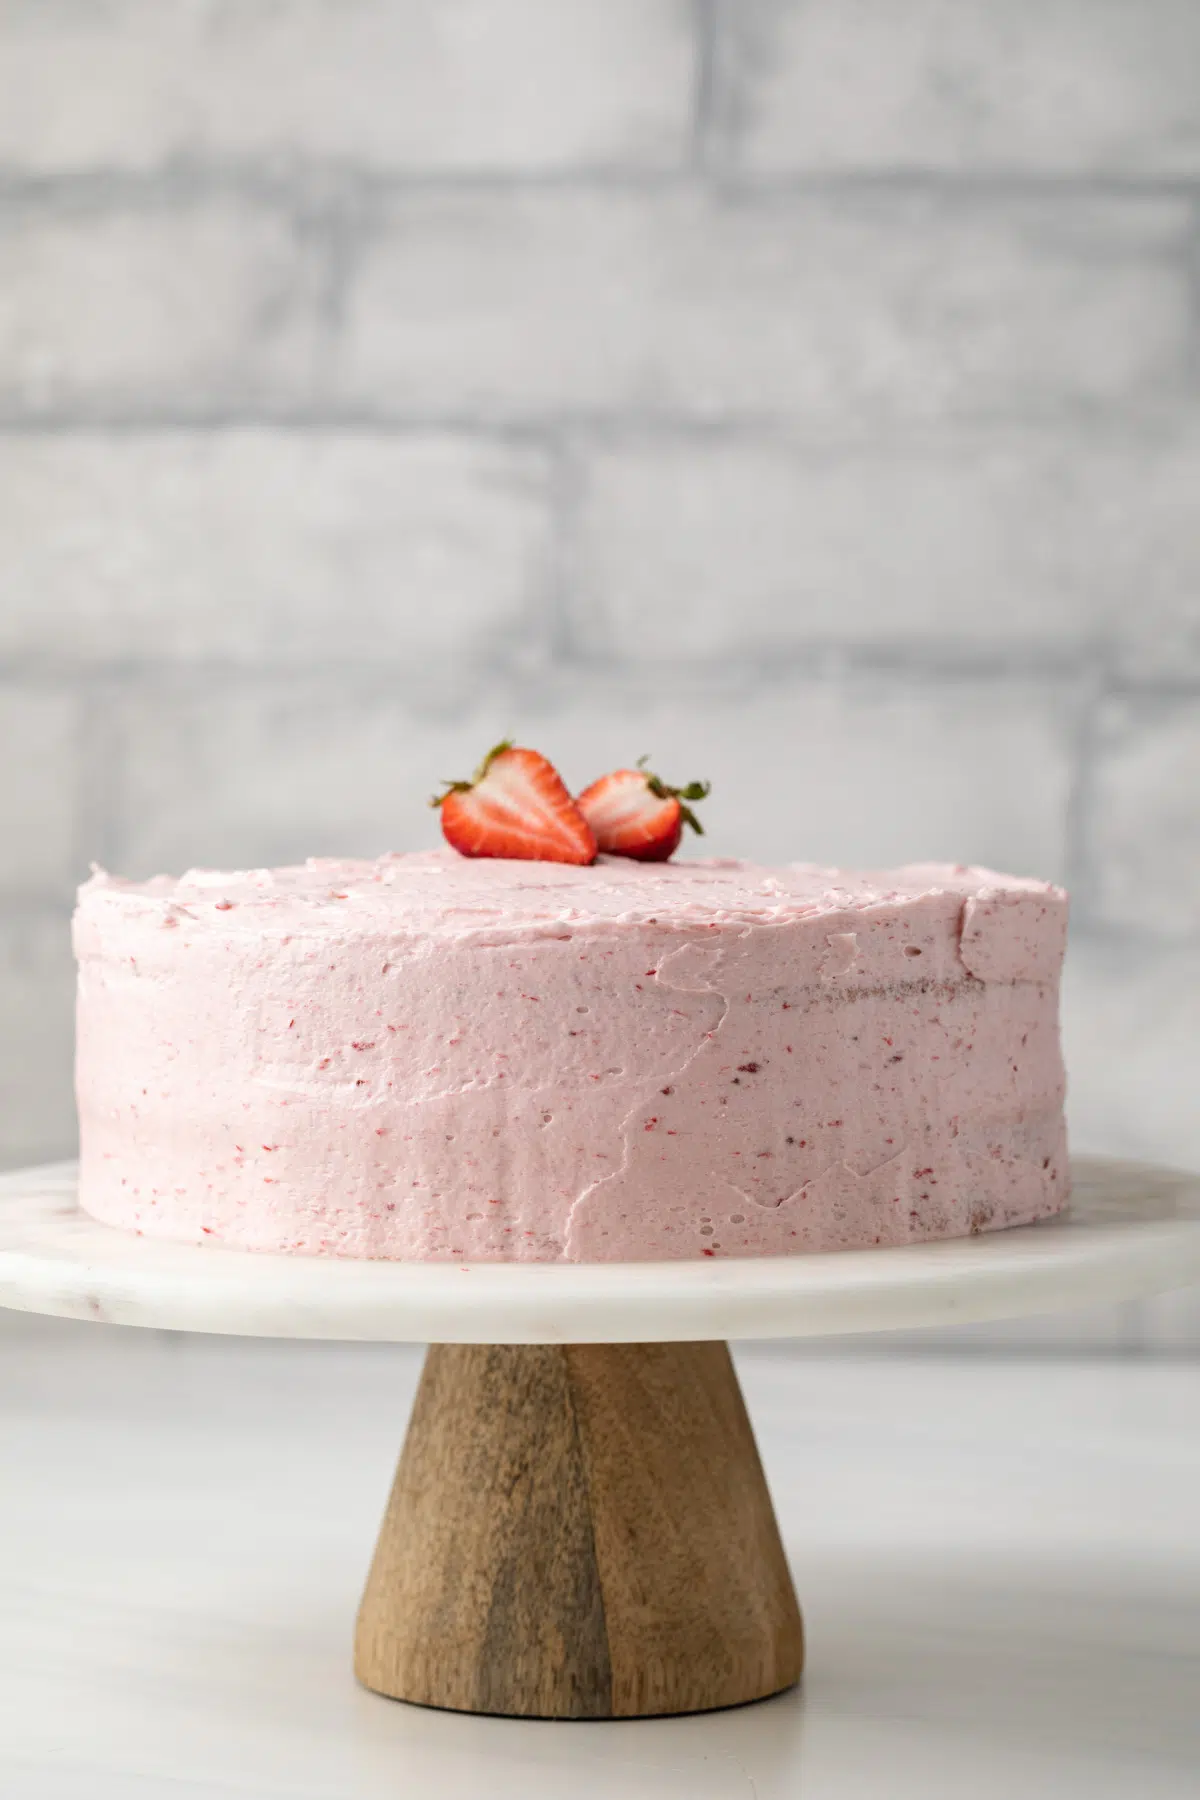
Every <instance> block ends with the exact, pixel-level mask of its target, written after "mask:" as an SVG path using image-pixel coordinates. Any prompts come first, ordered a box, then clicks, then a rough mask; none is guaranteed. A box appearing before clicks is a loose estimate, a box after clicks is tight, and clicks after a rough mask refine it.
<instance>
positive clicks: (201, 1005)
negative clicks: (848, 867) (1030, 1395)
mask: <svg viewBox="0 0 1200 1800" xmlns="http://www.w3.org/2000/svg"><path fill="white" fill-rule="evenodd" d="M1066 910H1067V908H1066V896H1065V895H1064V894H1063V893H1062V891H1061V890H1060V889H1058V888H1055V887H1051V886H1048V885H1046V884H1044V883H1041V882H1036V881H1027V880H1020V879H1016V878H1012V877H1009V876H1004V875H998V874H995V873H993V872H991V871H989V870H986V869H979V868H965V867H957V866H953V867H952V866H943V865H932V864H931V865H919V866H911V867H906V868H900V869H893V870H889V871H883V872H873V873H850V872H846V871H839V870H834V869H822V868H814V867H811V866H807V865H789V866H787V867H781V868H765V867H759V866H755V865H753V864H750V863H742V862H731V861H711V860H710V861H688V862H680V863H655V864H649V863H639V862H632V861H629V860H628V859H619V858H616V857H605V856H602V857H600V858H599V860H597V861H596V862H595V863H594V864H593V865H592V866H591V867H577V866H572V865H569V864H565V863H553V862H520V861H509V860H490V861H484V860H479V861H473V860H469V859H467V858H465V857H461V856H458V855H457V854H455V852H453V851H451V850H438V851H430V852H421V853H417V854H412V855H393V856H385V857H383V858H381V859H380V860H378V861H369V862H368V861H355V862H348V861H328V860H312V861H310V862H308V863H306V864H304V865H303V866H302V867H295V868H283V869H274V870H266V869H263V870H253V871H249V872H244V873H236V874H231V873H225V872H220V871H212V870H192V871H191V872H189V873H188V874H186V875H184V876H183V877H182V878H180V879H178V880H175V879H169V878H167V877H164V876H159V877H156V878H155V879H153V880H151V881H146V882H141V883H133V882H126V881H122V880H118V879H115V878H113V877H110V876H109V875H107V874H104V873H103V872H100V871H97V872H96V873H95V874H94V875H93V877H92V879H91V880H90V881H89V882H87V883H86V884H85V885H84V887H83V888H82V889H81V890H80V895H79V905H78V910H77V913H76V917H75V926H74V933H75V946H76V951H77V955H78V958H79V1001H78V1062H77V1089H78V1102H79V1118H80V1129H81V1178H80V1201H81V1204H82V1206H83V1207H84V1208H85V1210H86V1211H87V1212H89V1213H90V1214H92V1215H93V1216H94V1217H95V1218H97V1219H100V1220H103V1221H105V1222H107V1223H109V1224H111V1225H115V1226H122V1227H126V1228H128V1229H131V1230H135V1231H138V1232H143V1233H145V1234H146V1235H148V1236H156V1237H163V1238H174V1239H180V1240H184V1241H187V1242H191V1243H218V1244H225V1245H231V1246H238V1247H241V1248H244V1249H247V1250H265V1251H288V1252H295V1253H300V1254H310V1255H320V1256H348V1257H373V1258H392V1259H406V1260H434V1259H483V1260H492V1261H495V1260H512V1261H532V1262H555V1261H574V1262H592V1261H613V1260H658V1259H665V1258H681V1257H682V1258H697V1257H701V1256H711V1257H717V1256H726V1257H728V1256H738V1257H740V1256H780V1255H789V1254H793V1253H798V1252H812V1251H825V1250H840V1249H848V1248H857V1247H863V1246H868V1245H900V1244H908V1243H912V1242H916V1241H921V1240H927V1239H933V1238H947V1237H957V1236H962V1235H966V1234H968V1233H973V1232H981V1231H989V1230H994V1229H998V1228H1000V1227H1003V1226H1010V1225H1019V1224H1024V1223H1027V1222H1029V1221H1032V1220H1035V1219H1042V1218H1045V1217H1047V1216H1049V1215H1051V1214H1053V1213H1056V1212H1058V1211H1060V1210H1061V1209H1062V1208H1063V1207H1064V1206H1065V1204H1066V1202H1067V1197H1068V1188H1069V1171H1068V1165H1067V1159H1066V1150H1065V1139H1064V1127H1063V1111H1062V1108H1063V1089H1064V1082H1063V1069H1062V1061H1061V1057H1060V1052H1059V1039H1058V981H1059V970H1060V965H1061V961H1062V955H1063V947H1064V939H1065V931H1066Z"/></svg>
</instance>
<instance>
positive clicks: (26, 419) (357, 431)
mask: <svg viewBox="0 0 1200 1800" xmlns="http://www.w3.org/2000/svg"><path fill="white" fill-rule="evenodd" d="M2 389H3V382H2V378H0V394H2ZM1197 424H1200V396H1193V395H1192V394H1191V393H1190V392H1189V393H1187V394H1186V395H1185V397H1184V399H1183V400H1182V401H1181V400H1180V399H1178V398H1171V399H1170V400H1167V401H1162V400H1158V399H1149V400H1146V401H1143V402H1140V403H1131V402H1129V401H1114V402H1112V403H1111V404H1096V405H1092V404H1087V403H1072V402H1071V401H1069V400H1064V401H1063V402H1062V403H1061V404H1058V405H1056V406H1053V407H1046V408H1041V409H1037V410H1031V409H1030V408H1029V407H1027V406H1022V407H1017V408H1013V409H1012V410H1004V409H1000V408H993V409H989V410H986V411H985V410H971V411H968V410H965V409H963V410H948V411H946V412H945V413H942V414H934V415H930V414H927V413H920V412H899V411H896V410H895V409H887V408H882V409H880V410H878V411H875V412H872V411H871V410H870V409H869V408H864V409H862V411H861V412H860V413H856V414H855V415H854V416H853V417H851V419H850V421H849V423H847V422H846V415H845V414H844V413H843V414H842V415H838V414H837V413H836V412H834V411H831V412H830V413H828V414H814V415H811V416H806V415H805V414H804V413H802V412H795V413H760V412H751V411H746V412H729V413H727V414H724V415H723V416H721V417H710V418H702V417H689V416H688V415H687V414H684V413H675V412H663V413H643V412H637V411H630V410H623V409H616V410H614V411H612V412H610V413H605V412H596V413H580V412H576V411H571V410H569V409H568V410H561V411H560V410H556V409H554V408H553V407H548V408H546V409H545V410H544V411H538V412H530V413H527V414H518V413H506V412H501V411H497V412H495V413H457V412H448V413H422V412H419V411H409V410H406V409H404V408H403V407H398V408H396V409H395V410H391V411H389V410H387V409H386V408H371V407H363V406H359V405H355V406H344V407H339V406H337V405H336V404H333V403H330V402H317V403H313V404H307V405H306V404H304V403H303V402H301V403H299V404H298V403H296V402H295V401H293V400H281V401H280V403H279V404H278V405H277V406H272V405H271V404H270V403H269V402H263V401H258V402H256V403H254V404H250V405H245V404H243V405H233V406H231V405H229V404H227V403H224V402H213V403H211V404H208V405H204V404H199V405H197V406H195V407H188V406H182V407H181V406H169V405H167V406H164V405H162V404H157V405H156V404H153V403H149V404H147V405H145V406H140V407H132V408H131V407H129V406H128V405H126V406H125V407H120V406H112V405H107V406H106V405H104V404H98V405H93V406H89V405H86V404H84V405H81V404H75V405H72V406H70V407H67V408H61V407H59V408H56V409H55V410H53V411H52V410H49V409H36V410H33V409H31V410H25V409H21V408H17V409H13V408H8V407H6V406H5V405H4V402H3V399H2V398H0V440H3V439H5V438H38V437H80V438H96V437H104V436H109V435H111V436H113V437H122V438H136V437H139V436H142V437H153V436H156V435H160V434H161V435H168V434H170V435H177V436H188V435H194V436H196V437H213V436H217V435H219V434H220V433H222V432H228V433H231V434H232V433H236V432H250V431H261V432H278V433H280V434H281V435H283V434H286V435H292V436H297V435H303V434H310V435H311V436H313V437H322V436H337V435H344V436H358V437H363V438H370V437H378V438H382V439H386V438H412V439H420V438H429V439H438V438H456V439H462V440H464V442H469V441H470V440H472V439H476V440H479V441H480V442H485V443H491V444H495V443H503V444H511V445H513V446H514V447H519V448H521V449H525V450H528V449H537V450H541V451H543V452H545V453H546V454H548V455H553V456H559V455H561V454H563V453H564V452H565V453H573V454H578V455H587V454H590V453H592V452H598V451H599V452H604V451H612V450H618V451H619V450H630V451H634V452H638V451H641V450H644V449H647V448H654V447H659V448H666V449H672V448H676V447H678V448H688V447H692V446H695V447H700V448H703V447H709V446H711V447H714V448H727V447H728V448H736V447H741V448H746V449H750V450H775V451H779V452H781V453H795V454H797V455H813V454H825V455H828V456H839V455H845V454H848V453H852V454H858V453H861V452H863V451H870V452H873V453H876V454H878V455H881V456H882V455H886V454H889V453H896V452H901V451H904V452H908V451H911V450H913V449H914V448H916V447H920V448H925V449H929V450H937V449H940V448H946V447H961V446H966V445H970V446H971V447H973V448H979V447H986V446H987V445H988V444H989V443H996V442H1003V441H1010V440H1011V439H1012V437H1013V436H1019V437H1022V438H1028V439H1030V440H1040V441H1041V442H1043V443H1047V444H1052V443H1055V442H1071V441H1075V440H1078V438H1079V437H1080V436H1081V435H1084V436H1086V438H1087V440H1088V442H1089V443H1093V442H1095V441H1097V440H1098V439H1099V440H1102V441H1104V442H1111V443H1118V444H1119V443H1122V442H1124V443H1136V442H1138V441H1148V440H1151V439H1162V438H1163V437H1165V436H1170V435H1172V434H1177V433H1179V432H1183V431H1187V430H1190V429H1192V428H1194V427H1195V426H1196V425H1197Z"/></svg>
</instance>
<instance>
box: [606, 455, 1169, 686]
mask: <svg viewBox="0 0 1200 1800" xmlns="http://www.w3.org/2000/svg"><path fill="white" fill-rule="evenodd" d="M1198 493H1200V442H1198V441H1197V440H1195V439H1188V440H1186V441H1183V442H1180V441H1179V440H1178V438H1177V437H1175V436H1173V435H1168V437H1167V438H1166V440H1165V441H1162V440H1160V438H1159V437H1158V436H1157V435H1156V434H1155V433H1154V432H1146V433H1141V434H1137V435H1135V434H1128V435H1126V434H1118V435H1116V436H1113V435H1111V434H1109V435H1105V434H1104V433H1099V434H1097V433H1096V431H1095V430H1092V431H1090V432H1089V431H1086V430H1084V429H1079V428H1066V429H1063V428H1059V429H1046V428H1044V427H1040V426H1037V427H1032V428H1031V427H1029V426H1023V427H1014V426H1011V425H1010V426H1006V427H1004V428H993V429H990V430H987V431H985V432H980V431H978V430H976V431H973V432H972V431H944V432H939V433H936V434H928V433H927V434H924V435H921V436H915V435H906V436H904V437H902V438H898V437H897V436H896V434H895V433H894V432H893V433H891V434H887V435H883V434H880V433H877V432H876V433H871V434H870V435H869V436H865V437H863V438H859V439H856V440H853V441H849V442H847V441H838V440H837V439H834V440H832V441H831V440H829V439H828V438H825V437H822V438H817V439H810V440H808V441H797V440H795V439H793V440H792V441H790V442H789V441H780V440H779V439H774V440H771V441H767V442H763V441H757V442H754V441H752V442H746V441H734V442H730V441H728V440H717V441H700V442H696V441H687V442H684V443H678V442H677V443H663V442H662V441H658V440H655V441H653V442H645V441H640V442H637V441H635V442H632V443H618V444H616V445H605V446H604V447H602V448H600V449H598V450H597V451H596V452H595V453H594V454H592V455H591V456H589V457H587V458H585V459H584V462H583V490H582V501H581V507H580V523H579V527H578V539H579V549H578V559H579V561H578V584H579V595H580V611H581V624H580V632H581V636H582V637H583V639H584V641H585V642H586V643H587V644H588V646H589V648H590V649H592V650H594V651H595V652H597V653H599V654H610V655H613V654H615V655H618V656H622V657H627V658H629V659H630V660H631V661H634V662H643V661H647V660H655V659H659V658H662V657H663V656H666V655H671V656H678V657H681V658H683V659H685V660H691V659H697V660H703V659H705V658H710V657H717V658H720V659H722V660H726V659H733V660H735V661H736V660H739V659H746V658H750V659H753V658H755V657H757V658H764V657H776V656H778V655H781V654H782V655H786V654H788V653H789V651H798V650H800V649H802V648H804V647H811V646H838V645H842V646H854V647H855V648H857V649H860V650H870V651H873V652H876V653H877V652H879V651H880V650H887V649H899V648H905V647H913V646H919V647H920V648H921V649H922V650H924V651H925V653H926V654H928V655H929V656H931V657H933V658H935V659H936V658H938V657H942V658H944V657H946V656H947V655H950V656H953V655H955V654H956V653H957V654H961V653H964V652H968V651H969V652H970V653H971V654H972V655H973V656H987V655H989V654H990V655H992V656H996V655H1003V654H1005V653H1006V652H1008V653H1011V652H1013V651H1018V650H1019V651H1021V652H1023V653H1026V654H1036V653H1038V652H1043V653H1047V654H1052V655H1056V656H1057V655H1064V654H1065V655H1068V656H1069V655H1071V654H1074V655H1075V656H1077V657H1079V656H1081V655H1082V654H1083V653H1085V652H1087V651H1088V650H1089V649H1094V648H1098V647H1100V646H1110V647H1111V649H1112V652H1113V654H1114V655H1121V656H1124V655H1126V654H1128V655H1129V656H1131V657H1132V658H1134V659H1136V658H1138V657H1139V656H1140V655H1141V654H1142V645H1143V641H1144V637H1145V635H1146V632H1145V627H1146V624H1147V623H1148V621H1147V619H1146V610H1147V609H1148V608H1152V609H1154V610H1155V611H1156V612H1160V613H1163V614H1166V613H1168V612H1170V610H1171V609H1172V607H1174V608H1175V610H1176V612H1177V614H1178V615H1179V616H1182V613H1183V612H1184V610H1185V609H1187V608H1189V607H1190V606H1191V605H1192V604H1193V596H1198V595H1200V531H1197V530H1196V529H1194V520H1195V518H1196V504H1197V502H1196V496H1197V494H1198ZM667 596H670V603H669V604H666V603H665V600H666V597H667ZM731 601H733V602H735V603H734V604H731Z"/></svg>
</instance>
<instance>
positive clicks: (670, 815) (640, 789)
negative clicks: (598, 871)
mask: <svg viewBox="0 0 1200 1800" xmlns="http://www.w3.org/2000/svg"><path fill="white" fill-rule="evenodd" d="M648 760H649V759H648V758H647V757H645V756H643V757H640V758H639V759H638V765H637V768H636V769H614V770H613V772H612V774H611V775H602V776H601V777H600V779H599V781H593V783H592V785H591V787H590V788H585V789H584V791H583V793H582V794H580V796H579V799H578V802H577V804H578V807H579V810H580V812H581V813H582V814H583V816H584V818H585V819H586V820H587V822H588V824H589V825H590V826H591V828H592V831H593V832H594V833H595V837H596V842H597V844H598V845H599V847H600V849H601V850H606V851H608V852H609V853H610V854H611V855H613V856H632V857H636V858H637V860H638V861H639V862H666V860H667V858H668V856H672V855H674V853H675V851H676V850H678V848H679V840H680V838H681V837H682V836H683V828H684V826H685V825H690V826H691V828H692V830H693V831H696V832H699V833H700V835H701V836H703V835H704V827H703V825H701V823H700V821H699V819H697V817H696V815H695V813H694V812H693V811H692V809H691V807H690V806H687V805H685V804H684V803H685V802H686V801H688V800H703V799H704V797H705V795H706V794H707V793H708V791H709V786H710V783H709V782H707V781H689V782H688V785H687V786H686V787H682V788H673V787H668V786H667V784H666V782H665V781H662V780H660V779H659V777H658V776H657V775H651V774H649V773H648V772H647V770H646V766H645V765H646V763H647V761H648Z"/></svg>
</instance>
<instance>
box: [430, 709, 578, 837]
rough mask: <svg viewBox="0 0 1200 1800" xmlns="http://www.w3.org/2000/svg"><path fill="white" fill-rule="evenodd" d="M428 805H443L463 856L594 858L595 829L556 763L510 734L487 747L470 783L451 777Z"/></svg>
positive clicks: (447, 832) (448, 832)
mask: <svg viewBox="0 0 1200 1800" xmlns="http://www.w3.org/2000/svg"><path fill="white" fill-rule="evenodd" d="M430 805H431V806H436V807H439V808H440V809H441V814H442V832H443V835H444V836H445V838H446V841H447V843H449V844H453V846H454V848H455V849H456V850H459V851H461V852H462V854H463V855H464V856H511V857H516V858H519V859H522V860H524V861H526V862H565V863H590V862H594V861H595V860H596V840H595V838H594V837H593V836H592V831H591V827H590V826H589V825H588V822H587V820H586V819H585V818H584V816H583V814H582V813H581V812H580V810H579V808H578V807H577V806H576V804H575V802H574V800H572V798H571V796H570V794H569V793H568V792H567V789H566V786H565V785H564V783H563V779H562V776H561V775H560V774H559V772H558V770H557V769H556V768H555V767H554V764H553V763H551V762H547V760H546V758H545V757H544V756H542V755H541V754H540V752H539V751H537V750H523V749H521V748H520V746H518V745H516V744H513V743H511V742H510V741H509V740H508V739H507V738H506V739H505V740H504V742H503V743H501V744H497V745H496V747H495V749H494V750H489V751H488V753H487V755H486V756H485V757H484V759H483V761H482V762H481V763H480V765H479V767H478V769H477V770H476V771H475V774H474V777H473V778H472V779H471V780H470V781H448V782H447V783H446V791H445V792H444V793H442V794H435V796H434V798H433V799H432V800H431V801H430Z"/></svg>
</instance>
